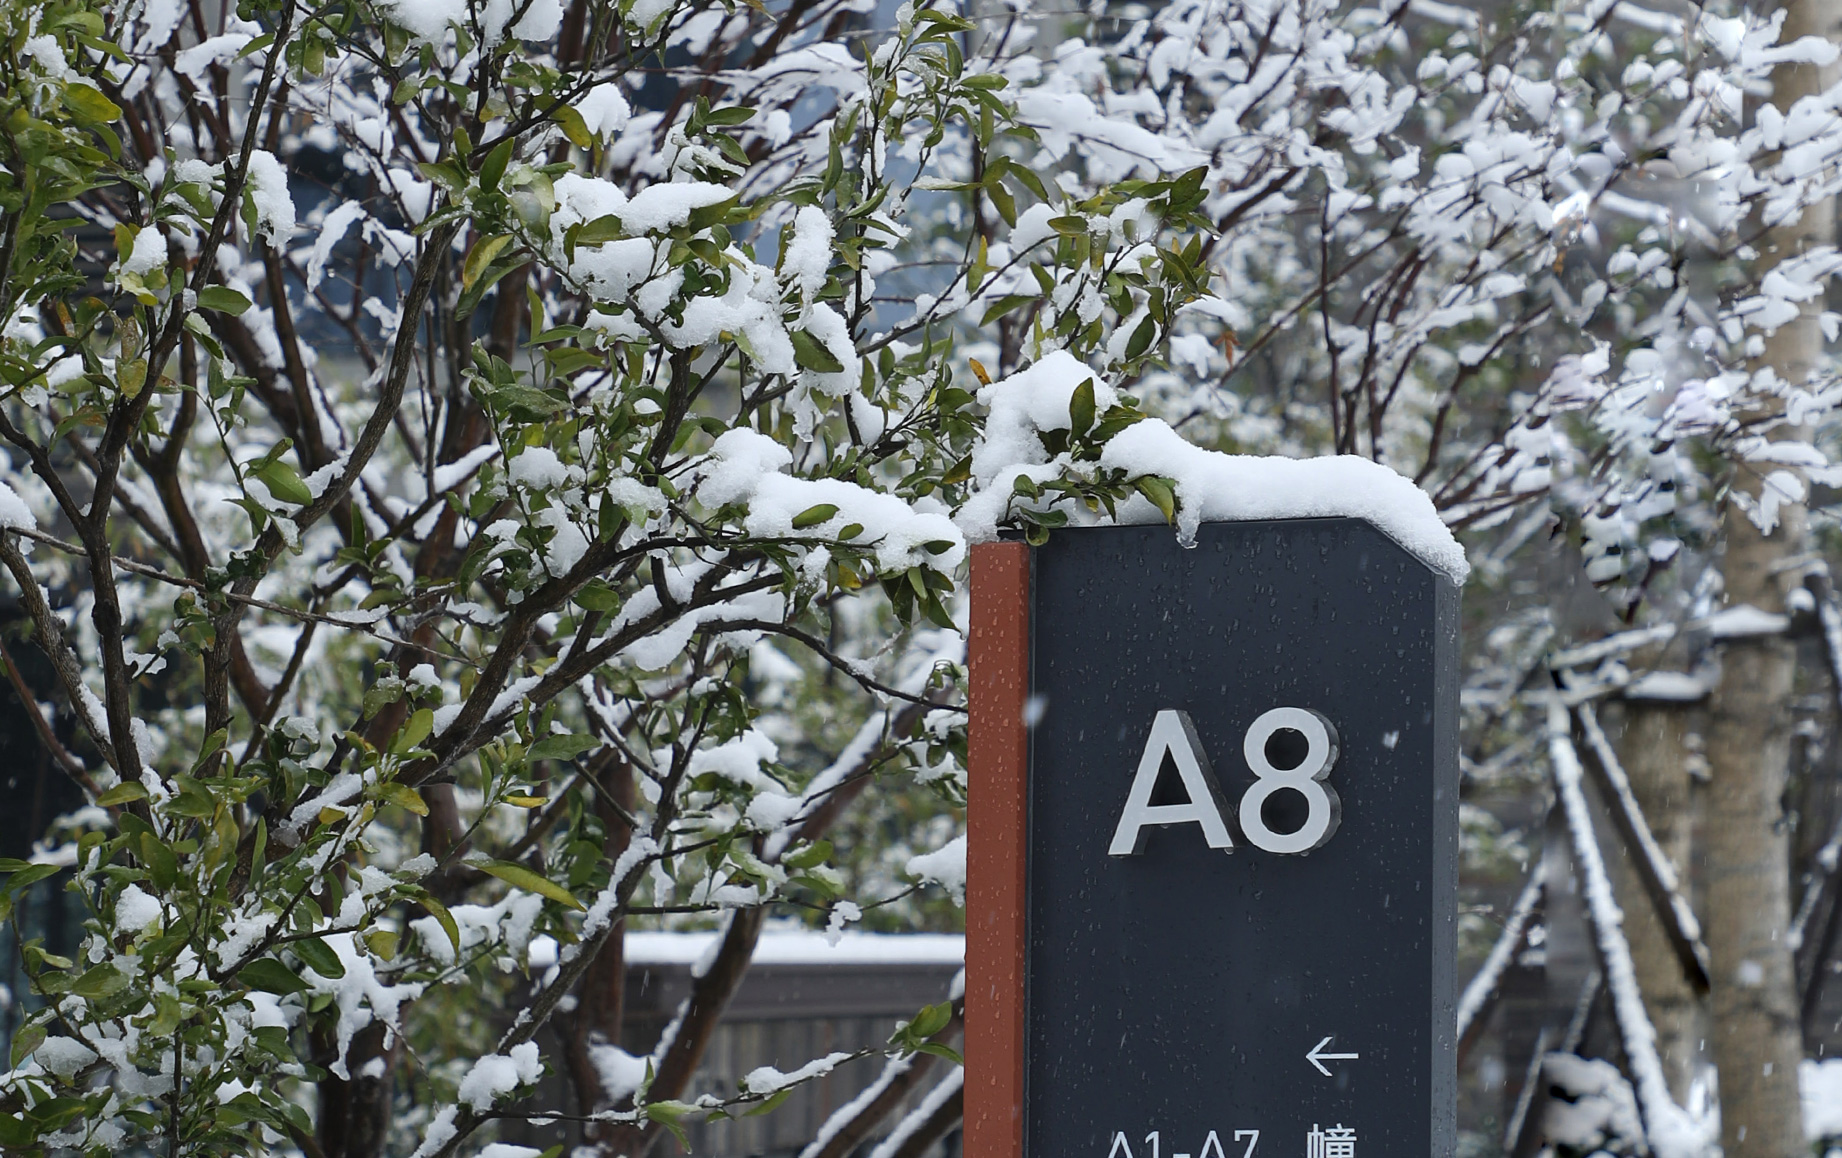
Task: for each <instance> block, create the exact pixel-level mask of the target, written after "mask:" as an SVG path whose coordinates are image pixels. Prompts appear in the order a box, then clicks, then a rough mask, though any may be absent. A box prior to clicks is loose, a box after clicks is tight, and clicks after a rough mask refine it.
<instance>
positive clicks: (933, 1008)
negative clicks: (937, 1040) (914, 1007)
mask: <svg viewBox="0 0 1842 1158" xmlns="http://www.w3.org/2000/svg"><path fill="white" fill-rule="evenodd" d="M952 1020H953V1006H952V1003H950V1002H946V1001H943V1002H941V1003H940V1004H938V1005H925V1006H922V1007H921V1011H920V1012H919V1013H917V1014H915V1019H914V1020H913V1021H911V1022H909V1023H908V1028H909V1030H910V1031H911V1032H913V1033H914V1034H915V1036H917V1037H933V1036H934V1035H935V1034H937V1033H939V1032H940V1031H941V1030H943V1029H945V1028H946V1027H947V1023H948V1022H950V1021H952Z"/></svg>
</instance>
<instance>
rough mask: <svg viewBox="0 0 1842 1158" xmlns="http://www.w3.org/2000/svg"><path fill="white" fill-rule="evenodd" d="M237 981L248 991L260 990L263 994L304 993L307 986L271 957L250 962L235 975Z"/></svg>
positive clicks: (292, 972)
mask: <svg viewBox="0 0 1842 1158" xmlns="http://www.w3.org/2000/svg"><path fill="white" fill-rule="evenodd" d="M237 980H238V981H240V982H242V983H243V984H244V985H245V986H247V987H249V988H250V989H260V990H262V991H263V992H264V993H278V994H282V995H284V996H285V995H287V994H289V993H305V992H307V989H308V985H307V983H306V982H305V981H302V980H301V979H300V977H298V976H297V975H296V974H295V972H294V970H292V969H290V968H288V967H287V966H286V965H283V964H282V963H281V962H280V961H277V960H276V959H275V958H273V957H264V958H263V959H262V960H260V961H252V962H250V963H249V964H248V965H246V966H244V968H243V970H242V972H240V973H238V974H237Z"/></svg>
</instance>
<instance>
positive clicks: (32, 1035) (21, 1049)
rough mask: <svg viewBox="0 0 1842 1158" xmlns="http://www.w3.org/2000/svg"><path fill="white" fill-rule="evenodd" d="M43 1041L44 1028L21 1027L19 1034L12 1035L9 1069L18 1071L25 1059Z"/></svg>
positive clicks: (40, 1026) (38, 1026) (39, 1026)
mask: <svg viewBox="0 0 1842 1158" xmlns="http://www.w3.org/2000/svg"><path fill="white" fill-rule="evenodd" d="M44 1040H45V1027H44V1026H42V1025H27V1026H23V1027H21V1028H20V1030H19V1032H18V1033H16V1034H14V1035H13V1064H12V1067H11V1068H13V1069H18V1068H19V1067H20V1065H21V1064H22V1063H23V1062H24V1061H25V1060H26V1058H28V1057H30V1056H32V1051H33V1050H35V1049H37V1048H38V1047H39V1046H40V1045H41V1044H43V1043H44Z"/></svg>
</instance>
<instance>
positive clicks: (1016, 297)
mask: <svg viewBox="0 0 1842 1158" xmlns="http://www.w3.org/2000/svg"><path fill="white" fill-rule="evenodd" d="M1041 300H1042V299H1041V298H1040V297H1039V296H1038V295H1036V294H1005V295H1004V296H1003V297H1001V298H999V299H998V300H997V301H995V302H993V303H991V305H990V306H989V307H988V308H987V309H986V310H985V316H984V317H983V318H981V319H979V325H981V326H989V325H991V324H992V323H993V322H995V321H997V320H998V319H999V318H1001V317H1003V316H1004V315H1005V314H1008V313H1010V312H1011V311H1012V310H1014V309H1016V308H1017V307H1018V306H1027V305H1029V304H1030V303H1031V302H1034V301H1041Z"/></svg>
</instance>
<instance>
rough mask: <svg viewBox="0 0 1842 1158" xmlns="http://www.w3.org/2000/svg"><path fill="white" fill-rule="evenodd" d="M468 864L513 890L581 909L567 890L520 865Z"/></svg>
mask: <svg viewBox="0 0 1842 1158" xmlns="http://www.w3.org/2000/svg"><path fill="white" fill-rule="evenodd" d="M470 863H471V864H472V865H473V867H474V868H477V869H479V870H480V871H481V872H484V873H490V874H491V875H493V876H496V877H498V878H499V879H500V880H502V881H504V882H505V883H506V884H508V885H511V886H512V887H513V888H517V889H523V890H524V891H525V892H527V893H537V894H538V895H540V896H545V897H549V898H550V899H551V900H553V901H555V902H556V903H557V904H559V905H566V906H568V907H569V908H572V909H580V908H582V907H583V905H582V902H581V901H578V900H576V898H575V897H574V896H573V895H572V894H571V893H570V891H569V890H568V889H566V888H564V887H563V886H562V885H559V884H557V883H556V882H555V881H553V880H550V879H548V878H546V877H543V876H540V875H539V874H537V873H534V872H532V871H531V870H530V869H528V868H526V867H524V866H523V865H521V864H513V863H512V862H511V861H505V860H485V859H481V860H478V861H473V862H470Z"/></svg>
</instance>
